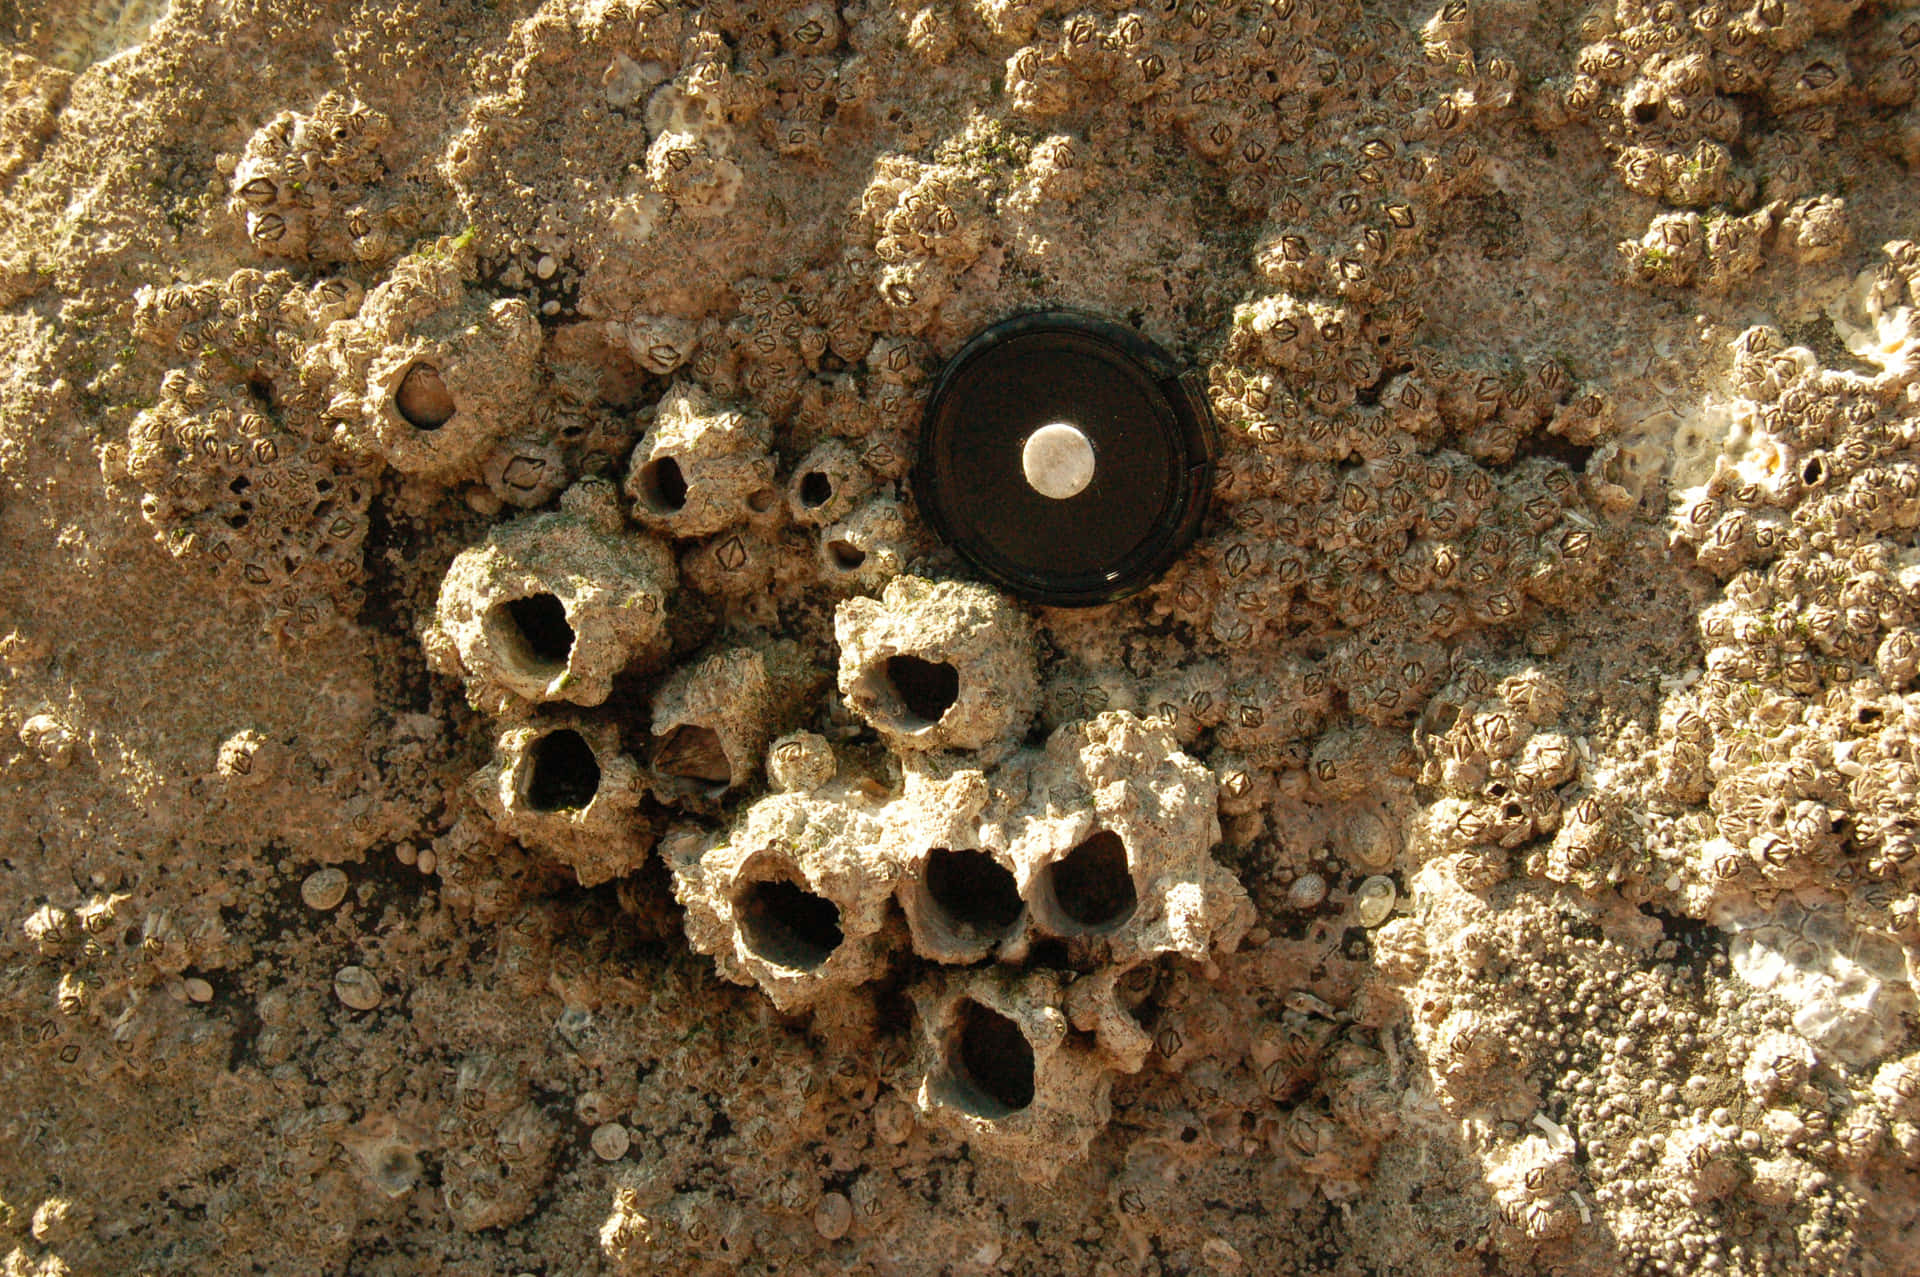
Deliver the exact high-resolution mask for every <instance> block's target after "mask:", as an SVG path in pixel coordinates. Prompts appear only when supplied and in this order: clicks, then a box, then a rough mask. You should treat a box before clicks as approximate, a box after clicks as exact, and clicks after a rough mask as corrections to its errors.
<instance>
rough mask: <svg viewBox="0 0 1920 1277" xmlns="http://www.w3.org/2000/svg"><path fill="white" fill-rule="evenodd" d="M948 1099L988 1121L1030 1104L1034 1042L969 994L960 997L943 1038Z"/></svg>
mask: <svg viewBox="0 0 1920 1277" xmlns="http://www.w3.org/2000/svg"><path fill="white" fill-rule="evenodd" d="M947 1071H948V1072H949V1073H950V1074H951V1075H952V1077H953V1094H952V1096H951V1100H952V1102H953V1103H955V1104H956V1105H957V1106H958V1107H960V1108H962V1109H965V1110H966V1111H967V1112H969V1113H971V1114H973V1115H974V1116H975V1117H983V1118H986V1119H988V1120H990V1121H991V1120H995V1119H998V1118H1003V1117H1006V1116H1008V1115H1009V1114H1012V1113H1017V1112H1019V1111H1020V1110H1021V1109H1023V1108H1026V1107H1027V1106H1028V1105H1029V1104H1031V1103H1033V1047H1032V1045H1031V1044H1030V1043H1028V1041H1027V1035H1026V1034H1024V1033H1022V1032H1021V1031H1020V1026H1019V1025H1017V1024H1015V1023H1014V1022H1013V1021H1012V1020H1010V1019H1008V1018H1007V1017H1006V1016H1004V1015H1001V1014H1000V1013H999V1012H998V1011H995V1010H993V1009H992V1008H991V1007H987V1006H983V1005H981V1004H980V1003H978V1002H975V1001H974V1000H973V999H972V998H968V999H966V1000H965V1001H963V1002H962V1003H961V1004H960V1006H959V1009H958V1013H957V1014H956V1015H955V1017H954V1026H953V1030H952V1032H951V1034H950V1036H949V1037H948V1040H947Z"/></svg>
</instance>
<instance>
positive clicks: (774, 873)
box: [733, 858, 844, 971]
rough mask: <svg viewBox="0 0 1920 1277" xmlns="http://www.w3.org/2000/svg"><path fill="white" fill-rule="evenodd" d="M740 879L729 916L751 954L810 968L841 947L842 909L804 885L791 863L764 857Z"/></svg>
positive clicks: (792, 967) (791, 966)
mask: <svg viewBox="0 0 1920 1277" xmlns="http://www.w3.org/2000/svg"><path fill="white" fill-rule="evenodd" d="M742 879H743V880H742V881H740V882H739V883H738V884H737V885H736V887H735V889H734V893H733V916H734V921H735V923H736V924H737V925H738V926H739V928H740V937H741V939H742V940H744V941H745V942H746V946H747V948H748V950H750V951H751V952H752V953H753V955H754V956H755V957H757V958H759V959H761V960H762V961H763V962H768V963H771V964H772V965H774V966H776V967H785V968H787V969H788V970H792V971H813V970H817V969H818V968H819V967H820V966H822V965H823V964H824V963H825V962H826V960H827V959H828V958H830V957H832V956H833V951H834V950H835V949H838V948H839V947H840V942H841V940H842V939H843V938H844V936H843V935H842V933H841V930H840V907H839V906H838V905H836V904H834V903H833V901H831V900H829V899H827V898H826V897H825V896H823V895H820V894H819V893H818V892H815V891H812V890H810V889H809V888H808V887H806V886H805V885H804V884H803V883H802V882H801V880H800V874H799V872H798V871H797V870H795V869H794V868H793V866H792V865H790V864H788V863H787V862H786V861H784V860H782V859H778V858H762V859H759V860H756V861H755V862H753V863H751V864H749V865H748V866H747V869H746V871H745V873H743V875H742Z"/></svg>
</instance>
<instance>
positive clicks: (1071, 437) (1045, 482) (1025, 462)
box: [1020, 421, 1093, 501]
mask: <svg viewBox="0 0 1920 1277" xmlns="http://www.w3.org/2000/svg"><path fill="white" fill-rule="evenodd" d="M1020 468H1021V470H1023V471H1024V472H1025V473H1026V476H1027V483H1028V485H1029V486H1031V487H1032V488H1033V490H1034V491H1035V492H1038V493H1039V494H1040V495H1041V496H1043V497H1052V498H1053V499H1054V500H1056V501H1064V500H1066V499H1067V498H1068V497H1076V496H1079V495H1080V493H1082V492H1084V491H1085V490H1086V487H1087V485H1088V484H1089V483H1092V482H1093V444H1092V442H1091V441H1089V440H1088V438H1087V437H1086V436H1085V435H1083V434H1081V433H1080V431H1079V430H1078V429H1076V428H1075V427H1073V426H1070V425H1068V424H1067V423H1066V422H1064V421H1056V422H1054V423H1053V424H1052V425H1048V426H1042V427H1040V428H1039V429H1038V430H1036V431H1034V432H1033V433H1032V434H1030V435H1028V436H1027V442H1026V444H1025V445H1024V446H1022V447H1021V449H1020Z"/></svg>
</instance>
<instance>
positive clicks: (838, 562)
mask: <svg viewBox="0 0 1920 1277" xmlns="http://www.w3.org/2000/svg"><path fill="white" fill-rule="evenodd" d="M827 561H828V562H829V563H831V564H833V566H834V567H836V568H839V569H840V570H841V571H842V572H853V571H856V570H858V568H859V567H860V565H861V564H862V563H865V562H866V561H867V552H866V551H865V550H862V549H861V548H860V547H859V546H857V545H855V544H854V543H853V542H851V541H843V540H840V539H839V538H835V539H834V540H832V541H829V542H827Z"/></svg>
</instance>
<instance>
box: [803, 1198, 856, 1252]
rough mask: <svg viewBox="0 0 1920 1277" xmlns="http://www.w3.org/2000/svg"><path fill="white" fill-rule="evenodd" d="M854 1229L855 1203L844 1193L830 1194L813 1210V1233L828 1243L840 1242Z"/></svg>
mask: <svg viewBox="0 0 1920 1277" xmlns="http://www.w3.org/2000/svg"><path fill="white" fill-rule="evenodd" d="M851 1227H853V1203H852V1202H850V1201H848V1200H847V1197H846V1194H844V1193H828V1194H827V1195H826V1196H825V1197H822V1198H821V1199H820V1202H819V1204H818V1205H817V1206H815V1207H814V1208H813V1231H815V1232H816V1233H819V1234H820V1235H821V1236H822V1237H824V1238H826V1239H827V1240H828V1241H830V1242H832V1241H839V1240H840V1239H841V1238H842V1237H845V1236H846V1235H847V1230H848V1229H849V1228H851Z"/></svg>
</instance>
